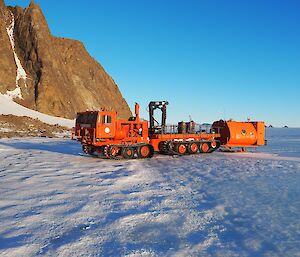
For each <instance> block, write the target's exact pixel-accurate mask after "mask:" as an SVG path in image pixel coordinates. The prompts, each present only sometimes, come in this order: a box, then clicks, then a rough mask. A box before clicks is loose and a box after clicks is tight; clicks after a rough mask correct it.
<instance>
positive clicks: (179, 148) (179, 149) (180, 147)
mask: <svg viewBox="0 0 300 257" xmlns="http://www.w3.org/2000/svg"><path fill="white" fill-rule="evenodd" d="M175 151H176V152H177V153H179V154H182V155H183V154H185V153H186V152H187V148H186V146H185V144H177V145H175Z"/></svg>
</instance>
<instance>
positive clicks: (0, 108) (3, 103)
mask: <svg viewBox="0 0 300 257" xmlns="http://www.w3.org/2000/svg"><path fill="white" fill-rule="evenodd" d="M0 114H6V115H8V114H12V115H16V116H27V117H30V118H34V119H39V120H40V121H42V122H44V123H47V124H52V125H55V124H58V125H60V126H65V127H68V128H72V127H74V125H75V121H74V120H69V119H65V118H60V117H54V116H50V115H47V114H44V113H40V112H37V111H34V110H31V109H28V108H26V107H24V106H22V105H20V104H17V103H16V102H14V101H13V100H12V99H10V97H8V96H7V95H2V94H0Z"/></svg>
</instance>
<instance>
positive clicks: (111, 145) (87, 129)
mask: <svg viewBox="0 0 300 257" xmlns="http://www.w3.org/2000/svg"><path fill="white" fill-rule="evenodd" d="M167 105H168V102H166V101H154V102H150V103H149V106H148V107H149V125H148V121H144V120H141V119H140V117H139V105H138V104H136V105H135V117H131V118H129V119H128V120H122V119H118V117H117V112H115V111H107V110H101V111H86V112H80V113H78V114H77V118H76V124H75V128H74V132H73V138H74V139H77V140H78V141H79V142H81V144H82V148H83V151H84V152H85V153H87V154H94V153H96V152H97V153H99V155H100V156H105V157H107V158H110V159H116V158H121V157H123V158H126V159H131V158H151V157H152V156H153V154H154V152H160V153H163V154H178V155H184V154H196V153H211V152H213V151H215V150H216V149H218V148H219V146H220V141H219V140H218V138H220V136H221V135H220V134H218V133H217V129H215V130H214V132H213V133H211V132H210V129H207V128H204V127H202V126H200V125H197V124H196V123H194V122H193V121H190V122H186V123H185V122H179V123H178V125H176V126H175V125H166V115H167V113H166V107H167ZM155 110H161V122H158V121H157V120H156V119H155V118H154V111H155Z"/></svg>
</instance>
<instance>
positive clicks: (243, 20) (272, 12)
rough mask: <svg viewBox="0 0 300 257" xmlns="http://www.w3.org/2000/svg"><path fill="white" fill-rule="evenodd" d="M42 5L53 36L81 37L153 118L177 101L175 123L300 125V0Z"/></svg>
mask: <svg viewBox="0 0 300 257" xmlns="http://www.w3.org/2000/svg"><path fill="white" fill-rule="evenodd" d="M5 2H6V4H7V5H16V4H18V5H20V6H22V7H25V6H26V5H28V4H29V1H28V0H27V1H25V0H19V1H13V0H5ZM35 2H36V3H38V4H40V6H41V7H42V9H43V11H44V14H45V16H46V18H47V21H48V23H49V27H50V29H51V32H52V34H53V35H55V36H60V37H67V38H73V39H78V40H81V41H82V42H83V43H84V44H85V46H86V48H87V50H88V51H89V52H90V54H91V55H92V56H93V57H94V58H95V59H96V60H97V61H99V62H100V63H101V64H102V66H103V67H104V68H105V69H106V71H107V72H108V73H109V74H110V75H111V76H112V77H113V79H114V80H115V81H116V83H117V84H118V86H119V88H120V90H121V92H122V93H123V96H124V97H125V99H126V100H127V102H128V104H129V105H130V107H133V105H134V102H136V101H137V102H139V103H140V104H141V111H142V116H143V117H145V118H148V114H147V112H146V106H147V104H148V102H149V101H151V100H168V101H169V103H170V105H169V115H168V120H169V122H177V121H181V120H188V119H189V115H191V116H192V118H193V119H194V120H195V121H197V122H212V121H214V120H218V119H220V118H225V119H229V118H233V119H235V120H246V119H247V117H250V118H252V119H254V120H263V121H265V122H266V123H267V124H273V125H275V126H283V125H288V126H294V127H295V126H297V127H300V115H299V112H300V99H299V98H300V15H299V12H300V1H297V0H289V1H285V0H281V1H278V0H219V1H214V0H203V1H202V0H194V1H193V0H186V1H176V0H148V1H147V0H127V1H125V0H106V1H101V0H100V1H99V0H98V1H96V0H94V1H92V0H90V1H88V0H87V1H79V0H77V1H76V0H64V1H49V0H36V1H35Z"/></svg>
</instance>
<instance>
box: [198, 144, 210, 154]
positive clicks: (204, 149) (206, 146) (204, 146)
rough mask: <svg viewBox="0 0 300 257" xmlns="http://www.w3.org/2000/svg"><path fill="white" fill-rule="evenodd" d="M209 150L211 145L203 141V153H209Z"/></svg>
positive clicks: (201, 148) (201, 149)
mask: <svg viewBox="0 0 300 257" xmlns="http://www.w3.org/2000/svg"><path fill="white" fill-rule="evenodd" d="M208 150H209V145H208V144H207V143H203V144H202V145H201V147H200V151H201V153H207V152H208Z"/></svg>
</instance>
